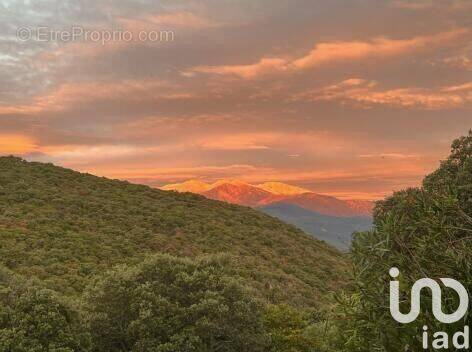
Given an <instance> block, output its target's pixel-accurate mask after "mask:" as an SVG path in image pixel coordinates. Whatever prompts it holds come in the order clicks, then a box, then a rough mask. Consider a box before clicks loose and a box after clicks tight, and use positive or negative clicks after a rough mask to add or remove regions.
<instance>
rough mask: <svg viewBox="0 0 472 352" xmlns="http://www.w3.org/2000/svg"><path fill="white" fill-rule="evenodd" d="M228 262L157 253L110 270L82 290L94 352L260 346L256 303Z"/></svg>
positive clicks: (184, 351)
mask: <svg viewBox="0 0 472 352" xmlns="http://www.w3.org/2000/svg"><path fill="white" fill-rule="evenodd" d="M226 267H227V263H226V260H225V259H224V258H222V257H211V258H206V259H200V260H196V261H193V260H190V259H183V258H176V257H173V256H169V255H157V256H154V257H151V258H149V259H147V260H145V261H144V262H143V263H141V264H139V265H138V266H136V267H127V266H121V267H119V268H117V269H115V270H112V271H110V272H107V273H106V274H104V275H103V276H102V277H101V278H99V279H97V280H96V281H95V282H94V283H93V284H92V285H91V286H90V287H89V288H88V289H87V290H86V293H85V310H86V312H87V322H88V327H89V329H90V333H91V335H92V340H93V342H94V346H95V351H104V352H105V351H106V352H108V351H136V352H138V351H139V352H145V351H156V352H158V351H159V352H164V351H165V352H167V351H168V352H171V351H179V352H187V351H188V352H190V351H196V352H197V351H198V352H205V351H222V352H231V351H234V352H236V351H238V352H245V351H247V352H252V351H261V350H262V349H263V345H264V330H263V325H262V318H261V309H260V307H259V305H258V303H256V301H254V300H253V299H252V298H250V296H249V295H248V294H247V293H246V292H245V290H244V288H243V287H242V286H241V285H240V284H239V283H238V282H237V281H235V279H233V278H231V277H230V276H229V275H228V271H227V269H226Z"/></svg>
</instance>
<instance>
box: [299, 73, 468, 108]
mask: <svg viewBox="0 0 472 352" xmlns="http://www.w3.org/2000/svg"><path fill="white" fill-rule="evenodd" d="M377 85H378V84H377V82H375V81H367V80H363V79H357V78H356V79H348V80H345V81H342V82H340V83H337V84H334V85H330V86H327V87H324V88H321V89H316V90H312V91H310V92H306V93H302V94H297V95H296V96H295V97H294V99H295V100H311V101H323V100H324V101H340V102H341V103H351V104H353V105H357V106H358V107H361V108H369V107H372V106H374V105H388V106H393V107H404V108H417V109H425V110H440V109H453V108H459V107H464V106H468V105H470V104H472V83H465V84H461V85H457V86H448V87H443V88H440V89H436V90H435V89H426V88H399V89H387V90H380V89H377V88H376V87H377Z"/></svg>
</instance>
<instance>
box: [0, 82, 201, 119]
mask: <svg viewBox="0 0 472 352" xmlns="http://www.w3.org/2000/svg"><path fill="white" fill-rule="evenodd" d="M144 98H147V99H163V100H181V99H193V98H195V95H194V94H192V93H186V92H182V91H180V90H179V87H177V86H175V85H172V84H170V83H168V82H164V81H160V80H123V81H117V82H81V83H65V84H62V85H60V86H59V87H57V88H54V89H52V90H50V91H49V92H46V93H45V94H43V95H40V96H37V97H35V98H34V99H33V100H32V101H31V102H30V103H29V104H20V105H16V106H15V105H11V106H3V107H2V106H0V114H15V113H16V114H27V113H39V112H42V111H59V110H64V109H66V108H67V107H69V106H71V105H74V104H77V103H85V102H88V101H93V100H101V99H110V100H111V99H114V100H120V99H126V100H128V101H130V100H141V99H144Z"/></svg>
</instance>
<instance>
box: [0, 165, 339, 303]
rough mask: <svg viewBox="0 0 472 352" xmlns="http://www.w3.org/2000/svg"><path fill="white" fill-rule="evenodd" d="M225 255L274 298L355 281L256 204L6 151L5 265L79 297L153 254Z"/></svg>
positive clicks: (1, 257) (304, 298) (308, 297)
mask: <svg viewBox="0 0 472 352" xmlns="http://www.w3.org/2000/svg"><path fill="white" fill-rule="evenodd" d="M222 252H224V253H228V254H229V255H230V256H231V257H232V258H233V259H234V262H235V263H236V269H235V270H236V271H237V274H238V275H240V276H241V277H243V278H244V280H245V282H246V283H247V284H248V285H249V286H250V288H251V290H252V294H254V295H255V296H256V297H258V298H260V299H262V300H264V301H267V302H272V303H291V304H293V305H295V306H300V307H303V306H310V305H313V304H318V303H327V302H328V299H327V297H328V293H329V292H331V291H334V290H337V289H339V288H340V287H342V286H343V285H344V283H345V282H346V274H345V273H346V269H347V267H348V266H347V260H346V258H344V256H343V255H342V254H340V253H339V252H338V251H336V250H335V249H334V248H331V247H329V246H328V245H326V244H324V243H322V242H320V241H316V240H314V239H313V238H311V237H309V236H307V235H305V234H304V233H302V232H301V231H299V230H297V229H295V228H294V227H292V226H289V225H286V224H284V223H283V222H281V221H279V220H276V219H274V218H272V217H270V216H268V215H265V214H262V213H260V212H258V211H256V210H253V209H250V208H245V207H240V206H236V205H231V204H226V203H223V202H217V201H212V200H208V199H206V198H204V197H201V196H197V195H193V194H189V193H187V194H179V193H175V192H165V191H160V190H157V189H152V188H150V187H146V186H140V185H134V184H130V183H127V182H122V181H116V180H109V179H105V178H99V177H96V176H92V175H88V174H80V173H78V172H74V171H72V170H68V169H63V168H59V167H56V166H53V165H51V164H41V163H30V162H26V161H24V160H21V159H19V158H15V157H2V158H0V264H3V265H4V266H6V267H8V268H9V269H10V270H12V271H14V272H15V273H18V274H21V275H24V276H25V277H35V278H38V279H39V280H41V281H42V282H44V284H45V286H46V287H47V288H50V289H53V290H55V291H58V292H61V293H64V294H65V295H67V296H71V297H76V296H78V295H80V293H81V292H82V291H83V289H84V288H85V286H86V285H87V284H88V282H89V281H90V279H91V278H92V277H93V276H94V275H96V274H99V273H102V272H104V271H106V270H108V269H110V268H112V267H113V266H115V265H117V264H136V263H138V262H139V261H140V260H141V259H142V257H143V255H147V254H153V253H169V254H173V255H178V256H185V257H192V258H194V257H197V256H200V255H204V254H215V253H222Z"/></svg>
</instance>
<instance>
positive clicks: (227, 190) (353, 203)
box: [161, 180, 373, 217]
mask: <svg viewBox="0 0 472 352" xmlns="http://www.w3.org/2000/svg"><path fill="white" fill-rule="evenodd" d="M161 189H162V190H173V191H178V192H191V193H197V194H201V195H204V196H205V197H207V198H210V199H215V200H220V201H225V202H228V203H233V204H239V205H245V206H250V207H262V206H266V205H269V204H274V203H284V204H293V205H297V206H299V207H301V208H304V209H307V210H311V211H314V212H317V213H319V214H323V215H328V216H343V217H353V216H367V217H370V216H371V214H372V208H373V202H372V201H369V200H357V199H349V200H341V199H338V198H336V197H332V196H328V195H322V194H318V193H315V192H313V191H310V190H308V189H305V188H301V187H297V186H292V185H289V184H285V183H282V182H266V183H262V184H258V185H252V184H249V183H246V182H242V181H239V180H221V181H217V182H215V183H212V184H209V183H205V182H202V181H199V180H190V181H185V182H182V183H175V184H169V185H166V186H163V187H161Z"/></svg>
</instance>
